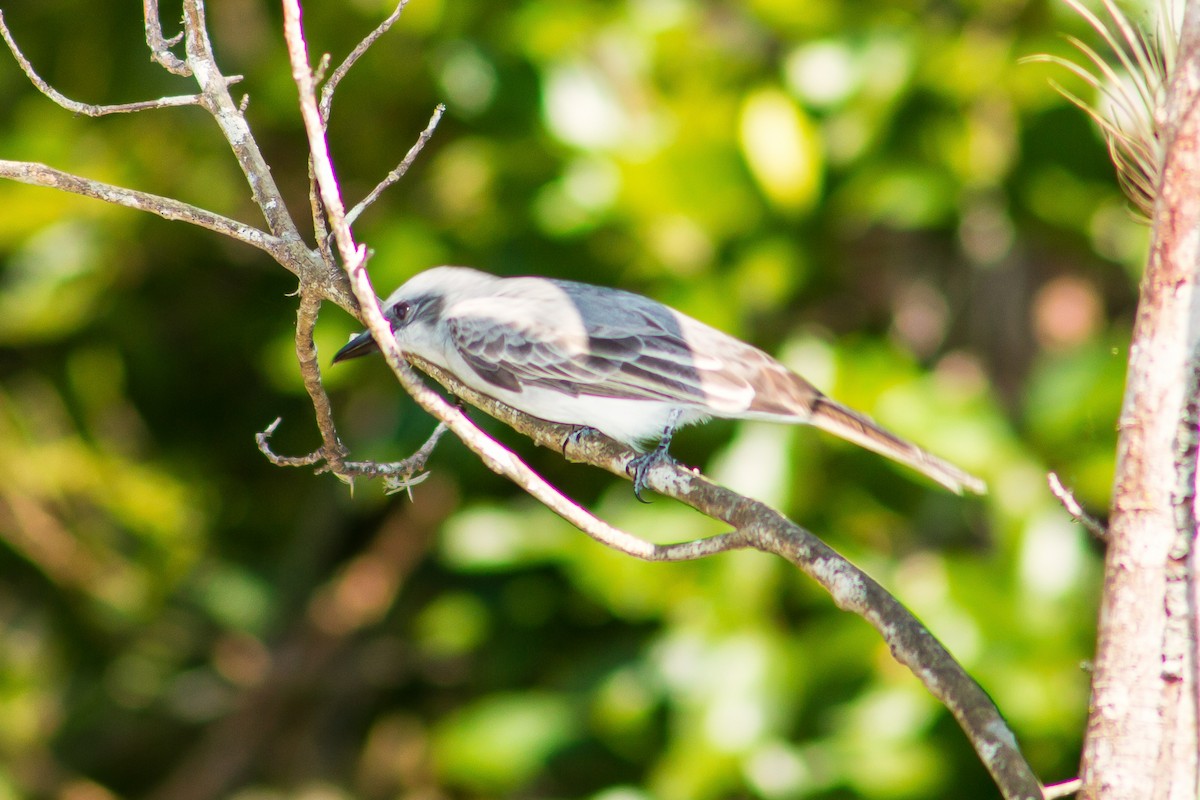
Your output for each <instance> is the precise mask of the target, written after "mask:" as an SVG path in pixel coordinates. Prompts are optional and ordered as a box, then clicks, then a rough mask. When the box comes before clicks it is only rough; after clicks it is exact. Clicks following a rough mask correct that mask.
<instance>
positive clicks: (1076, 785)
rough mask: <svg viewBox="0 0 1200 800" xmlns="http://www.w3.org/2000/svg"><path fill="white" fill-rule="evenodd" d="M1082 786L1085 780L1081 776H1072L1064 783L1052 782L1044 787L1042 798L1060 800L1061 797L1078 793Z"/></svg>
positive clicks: (1043, 799)
mask: <svg viewBox="0 0 1200 800" xmlns="http://www.w3.org/2000/svg"><path fill="white" fill-rule="evenodd" d="M1082 786H1083V781H1081V780H1080V779H1079V778H1072V779H1071V780H1069V781H1063V782H1062V783H1052V784H1050V785H1049V786H1046V787H1045V788H1044V789H1042V800H1059V798H1061V797H1070V796H1071V795H1073V794H1077V793H1078V792H1079V790H1080V788H1081V787H1082Z"/></svg>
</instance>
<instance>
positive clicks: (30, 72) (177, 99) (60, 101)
mask: <svg viewBox="0 0 1200 800" xmlns="http://www.w3.org/2000/svg"><path fill="white" fill-rule="evenodd" d="M0 36H3V37H4V43H5V44H7V45H8V49H9V50H10V51H11V52H12V54H13V58H15V59H16V60H17V64H19V65H20V67H21V71H22V72H24V73H25V76H26V77H27V78H29V81H30V82H31V83H32V84H33V85H34V86H36V87H37V90H38V91H39V92H41V93H42V94H44V95H46V97H49V98H50V99H51V100H53V101H54V102H55V103H56V104H57V105H59V106H61V107H62V108H65V109H66V110H67V111H70V112H72V113H74V114H83V115H84V116H88V117H103V116H105V115H108V114H132V113H136V112H138V111H152V110H155V109H160V108H179V107H181V106H198V105H203V104H204V98H203V96H202V95H198V94H187V95H177V96H174V97H160V98H158V99H157V100H140V101H138V102H136V103H115V104H112V105H93V104H92V103H81V102H79V101H78V100H72V99H71V98H69V97H67V96H66V95H64V94H63V93H62V92H60V91H58V90H57V89H55V88H54V87H53V86H51V85H50V84H48V83H46V81H44V80H43V79H42V77H41V76H40V75H38V74H37V72H36V71H35V70H34V68H33V64H31V63H29V59H27V58H25V54H24V53H22V52H21V48H19V47H17V43H16V41H15V40H14V39H13V37H12V34H11V33H10V32H9V30H8V24H7V23H6V22H5V21H4V12H3V10H0ZM226 80H227V81H229V82H230V83H233V82H235V81H239V80H241V76H240V75H239V76H235V77H230V78H226Z"/></svg>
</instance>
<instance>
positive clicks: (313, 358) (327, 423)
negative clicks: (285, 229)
mask: <svg viewBox="0 0 1200 800" xmlns="http://www.w3.org/2000/svg"><path fill="white" fill-rule="evenodd" d="M320 309H321V298H320V296H319V295H318V294H317V293H316V292H315V291H313V290H311V289H309V288H307V287H306V286H305V285H304V284H303V283H302V284H301V286H300V307H299V308H298V309H297V310H296V360H297V361H298V362H299V363H300V375H301V376H302V377H303V379H304V388H305V390H306V391H307V392H308V396H309V397H310V398H311V399H312V404H313V411H314V412H315V413H316V416H317V428H318V429H320V431H321V442H322V447H321V452H322V453H324V454H325V458H326V460H327V461H329V462H331V463H332V464H334V465H340V463H341V461H342V459H344V458H345V457H346V456H347V455H349V451H348V450H347V449H346V446H345V445H344V444H342V441H341V439H339V438H338V435H337V430H336V428H335V427H334V423H333V408H332V406H330V404H329V395H328V394H326V393H325V387H324V386H323V385H322V384H321V366H320V364H319V363H318V362H317V346H316V344H315V343H314V342H313V328H314V327H315V326H316V324H317V313H318V312H319V311H320ZM336 471H337V470H336V469H335V472H336Z"/></svg>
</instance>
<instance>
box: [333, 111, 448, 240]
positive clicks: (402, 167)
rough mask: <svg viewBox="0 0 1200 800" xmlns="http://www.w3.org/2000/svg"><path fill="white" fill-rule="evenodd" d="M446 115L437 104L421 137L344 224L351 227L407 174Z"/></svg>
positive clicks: (350, 213)
mask: <svg viewBox="0 0 1200 800" xmlns="http://www.w3.org/2000/svg"><path fill="white" fill-rule="evenodd" d="M444 113H446V106H445V104H444V103H438V104H437V107H435V108H434V109H433V116H431V117H430V118H429V124H428V125H426V126H425V130H423V131H421V135H420V136H418V137H417V141H416V143H415V144H413V146H412V147H410V148H408V152H407V153H405V154H404V158H403V159H401V161H400V163H399V164H398V165H396V168H395V169H394V170H392V171H391V172H389V173H388V174H387V177H386V178H384V179H383V180H382V181H380V183H379V185H378V186H376V187H375V188H374V189H372V190H371V193H370V194H368V195H367V196H366V197H364V198H363V199H362V200H361V201H360V202H359V203H358V205H356V206H354V208H352V209H350V211H349V212H348V213H347V214H346V224H347V225H353V224H354V221H355V220H356V219H358V217H359V215H360V214H362V212H364V211H366V210H367V208H368V207H369V206H370V205H371V204H372V203H374V202H375V201H376V200H378V199H379V195H381V194H383V192H384V190H386V189H387V188H388V187H389V186H391V185H392V184H394V183H395V182H396V181H398V180H400V179H401V178H403V177H404V174H405V173H406V172H408V168H409V167H411V166H412V164H413V162H414V161H416V160H417V156H418V155H420V154H421V150H423V149H424V148H425V143H426V142H428V141H429V139H430V137H432V136H433V132H434V130H436V129H437V126H438V123H439V122H441V121H442V114H444Z"/></svg>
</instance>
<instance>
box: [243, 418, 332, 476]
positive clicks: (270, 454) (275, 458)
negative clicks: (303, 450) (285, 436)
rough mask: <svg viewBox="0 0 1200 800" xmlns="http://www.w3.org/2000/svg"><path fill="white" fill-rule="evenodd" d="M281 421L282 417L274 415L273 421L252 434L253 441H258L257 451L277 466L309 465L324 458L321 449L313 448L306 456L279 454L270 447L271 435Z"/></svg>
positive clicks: (317, 462)
mask: <svg viewBox="0 0 1200 800" xmlns="http://www.w3.org/2000/svg"><path fill="white" fill-rule="evenodd" d="M281 422H283V417H276V418H275V421H274V422H272V423H271V424H270V425H268V426H267V427H266V429H265V430H263V431H262V432H261V433H257V434H255V436H254V441H256V442H257V443H258V449H259V451H260V452H261V453H262V454H263V455H264V456H266V457H267V460H268V461H270V462H271V463H272V464H274V465H275V466H277V467H310V466H312V465H313V464H319V463H321V462H322V461H324V460H325V453H324V452H323V451H321V450H314V451H313V452H311V453H309V454H308V455H306V456H281V455H279V454H278V453H276V452H275V451H274V450H272V449H271V437H272V436H274V435H275V431H276V430H277V429H278V428H279V423H281Z"/></svg>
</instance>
